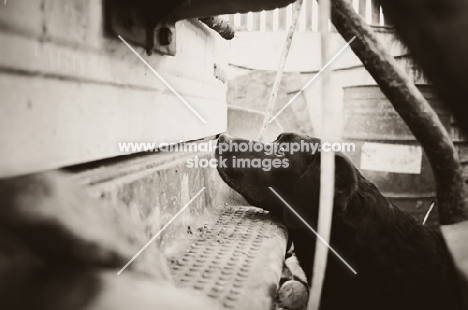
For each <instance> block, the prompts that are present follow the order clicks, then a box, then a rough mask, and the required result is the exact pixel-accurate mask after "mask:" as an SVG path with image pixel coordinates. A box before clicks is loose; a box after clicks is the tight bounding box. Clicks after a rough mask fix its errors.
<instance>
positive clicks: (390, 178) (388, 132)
mask: <svg viewBox="0 0 468 310" xmlns="http://www.w3.org/2000/svg"><path fill="white" fill-rule="evenodd" d="M417 87H418V88H419V90H420V91H421V93H422V94H423V96H424V97H425V98H426V100H427V101H428V103H429V104H430V105H431V107H432V108H433V109H434V111H435V112H436V113H437V114H438V116H439V118H440V120H441V122H442V124H443V125H444V127H445V128H446V129H447V131H448V132H449V133H450V134H451V136H452V139H453V141H454V145H455V148H456V150H457V151H458V152H459V154H460V159H461V161H462V163H463V164H464V166H467V163H468V156H467V150H468V143H467V139H466V136H464V135H463V134H461V132H460V130H459V128H458V126H457V125H456V124H455V123H454V121H453V118H452V116H451V114H450V112H449V111H448V110H447V109H445V108H444V105H443V103H442V102H441V101H440V100H439V99H438V97H437V96H436V94H435V91H434V90H433V88H432V87H431V86H430V85H417ZM343 117H344V123H343V124H344V125H343V126H344V127H343V140H344V141H347V142H353V143H355V146H356V147H355V151H354V152H348V153H346V155H348V156H349V157H350V159H351V161H352V162H353V163H354V164H355V165H356V166H357V167H358V168H360V170H361V173H362V174H363V175H364V176H365V177H366V178H367V179H369V180H370V181H372V182H373V183H374V184H375V185H376V186H377V187H378V188H379V190H380V191H381V192H382V193H383V195H384V196H385V197H387V198H389V199H390V200H391V201H393V202H394V204H395V205H397V206H398V207H399V208H400V209H402V210H404V211H406V212H408V213H410V214H412V215H413V216H414V217H415V218H416V219H417V220H419V221H421V222H422V221H423V219H424V217H425V215H426V214H427V212H428V210H429V207H430V205H431V203H432V202H433V201H434V200H435V199H436V194H435V184H434V178H433V175H432V169H431V166H430V163H429V160H428V159H427V157H426V155H425V154H424V151H422V150H421V151H422V152H421V156H420V159H419V163H418V165H419V167H415V170H414V171H410V170H408V173H407V171H405V170H404V169H405V168H404V166H402V167H403V168H401V167H400V168H401V169H402V171H399V168H398V167H391V165H390V166H389V167H390V168H388V169H387V168H383V169H380V167H378V163H379V162H378V160H379V158H373V159H372V160H374V161H375V163H376V165H377V168H375V169H376V170H377V171H376V170H371V169H363V168H366V167H363V166H366V165H368V164H366V163H364V162H363V161H364V160H365V158H364V157H365V156H368V155H369V154H363V150H364V151H365V152H369V151H368V149H372V148H375V149H376V152H375V153H374V154H379V153H380V154H384V155H385V150H386V149H388V150H389V151H391V150H392V149H395V146H398V147H399V146H402V147H403V149H408V150H413V149H417V148H418V147H420V144H419V142H418V141H417V140H416V139H415V137H414V136H413V134H412V133H411V132H410V130H409V129H408V127H407V126H406V124H405V123H404V122H403V120H402V119H401V117H400V116H399V115H398V113H396V112H395V110H394V109H393V106H392V104H391V103H390V101H389V100H388V99H387V98H386V97H385V95H384V94H383V93H382V92H381V90H380V88H379V87H378V86H377V85H366V86H352V87H346V88H344V116H343ZM405 146H406V147H405ZM363 147H364V149H363ZM379 148H381V150H380V151H379ZM382 152H383V153H382ZM418 154H419V153H418ZM401 156H402V157H404V156H406V155H404V154H401ZM411 156H412V157H414V155H411ZM366 158H368V157H366ZM399 162H403V163H404V162H405V158H400V159H399ZM408 162H410V160H408ZM363 164H365V165H363ZM410 165H411V163H410ZM382 166H385V165H382ZM394 168H395V170H394ZM386 169H387V170H386ZM418 169H419V171H417V170H418ZM385 170H386V171H385ZM396 171H398V172H396ZM425 225H427V226H437V225H438V212H437V205H436V207H435V208H434V209H433V210H432V212H431V213H430V215H429V218H428V220H427V221H426V224H425Z"/></svg>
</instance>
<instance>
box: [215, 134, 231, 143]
mask: <svg viewBox="0 0 468 310" xmlns="http://www.w3.org/2000/svg"><path fill="white" fill-rule="evenodd" d="M232 139H233V137H232V136H230V135H228V134H227V133H222V134H220V135H219V138H218V144H219V143H224V142H226V141H229V140H232Z"/></svg>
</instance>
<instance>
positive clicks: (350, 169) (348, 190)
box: [334, 153, 359, 211]
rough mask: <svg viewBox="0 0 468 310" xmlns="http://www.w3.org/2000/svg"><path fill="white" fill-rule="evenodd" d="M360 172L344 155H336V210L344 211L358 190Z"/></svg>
mask: <svg viewBox="0 0 468 310" xmlns="http://www.w3.org/2000/svg"><path fill="white" fill-rule="evenodd" d="M358 174H359V172H358V170H357V169H356V167H354V165H353V163H352V162H351V161H350V160H349V159H348V158H347V157H346V156H344V155H343V154H340V153H338V154H336V155H335V197H334V209H335V210H336V211H344V210H346V207H347V205H348V202H349V200H350V199H351V197H352V196H353V195H354V193H356V191H357V189H358V182H359V181H358V180H359V179H358Z"/></svg>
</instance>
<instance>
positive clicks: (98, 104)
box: [0, 0, 228, 176]
mask: <svg viewBox="0 0 468 310" xmlns="http://www.w3.org/2000/svg"><path fill="white" fill-rule="evenodd" d="M104 14H105V12H104V9H103V1H100V0H82V1H74V0H61V1H58V0H37V1H29V0H12V1H10V0H9V1H5V3H2V5H1V7H0V42H1V47H0V93H1V94H2V97H1V105H0V132H2V135H0V145H1V147H0V157H1V158H2V161H1V162H0V176H6V175H17V174H22V173H28V172H33V171H40V170H44V169H49V168H57V167H62V166H66V165H70V164H76V163H83V162H88V161H91V160H96V159H101V158H107V157H112V156H116V155H122V153H121V152H120V151H119V149H118V146H117V143H118V142H156V143H160V142H175V141H179V140H192V139H199V138H203V137H207V136H210V135H215V134H217V133H219V132H222V131H224V130H225V129H226V126H227V124H226V116H227V107H226V101H225V91H226V84H224V83H223V82H222V81H221V80H220V79H218V78H216V77H215V72H214V71H215V70H214V65H215V64H216V65H217V67H218V68H219V69H220V70H226V66H227V53H228V46H227V43H226V41H224V40H222V39H221V38H220V37H219V35H218V34H217V33H216V32H214V31H212V30H210V29H209V28H207V27H206V26H205V25H204V24H202V23H199V22H197V21H183V22H180V23H178V24H177V25H176V33H175V35H174V37H175V38H174V39H175V40H176V46H177V51H176V56H162V55H156V54H155V55H152V56H149V57H147V56H146V55H145V53H144V50H143V48H141V47H135V50H136V51H137V52H138V53H139V54H140V55H142V57H143V58H144V59H146V60H147V62H148V63H149V64H150V65H151V66H152V67H153V68H155V70H156V71H157V72H158V73H160V74H161V76H163V77H164V78H165V79H166V80H167V81H168V83H169V84H171V85H172V86H173V87H174V88H175V89H176V90H177V91H178V92H179V93H180V94H181V95H182V96H183V97H184V98H185V99H186V101H187V102H189V104H190V105H192V106H193V108H194V109H195V110H196V111H197V112H198V113H199V114H200V115H201V116H202V117H203V118H204V119H205V120H206V121H207V123H206V124H204V123H203V122H201V120H200V119H199V118H198V117H197V116H196V115H195V114H193V113H192V112H191V111H190V110H189V109H188V108H187V107H186V106H185V104H184V103H183V102H181V100H179V99H178V98H177V97H176V96H175V95H174V94H173V93H172V92H171V91H170V90H169V89H168V88H167V87H166V86H165V85H164V84H163V83H162V82H161V81H160V80H159V79H158V78H157V77H156V76H155V75H154V74H153V73H152V72H151V71H150V70H149V69H148V68H147V67H146V66H145V65H144V64H143V63H142V61H141V60H140V59H138V58H137V56H136V55H135V54H134V53H133V52H132V51H131V50H130V49H129V48H128V47H126V46H125V45H124V44H123V43H122V42H121V41H120V40H119V39H118V38H117V36H116V35H115V34H112V35H110V34H108V33H107V32H106V31H105V27H104V17H103V16H104ZM187 128H190V130H186V129H187Z"/></svg>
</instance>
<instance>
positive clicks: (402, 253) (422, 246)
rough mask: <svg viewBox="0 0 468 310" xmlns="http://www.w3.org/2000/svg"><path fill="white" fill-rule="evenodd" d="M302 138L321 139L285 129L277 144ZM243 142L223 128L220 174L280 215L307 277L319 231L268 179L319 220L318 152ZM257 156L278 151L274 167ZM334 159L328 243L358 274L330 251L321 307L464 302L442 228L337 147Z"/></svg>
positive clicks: (256, 202)
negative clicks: (425, 221)
mask: <svg viewBox="0 0 468 310" xmlns="http://www.w3.org/2000/svg"><path fill="white" fill-rule="evenodd" d="M301 141H302V142H306V143H315V144H319V143H320V140H318V139H315V138H311V137H308V136H301V135H297V134H293V133H284V134H281V135H280V136H279V137H278V138H277V140H276V141H275V142H274V145H281V144H282V143H288V144H291V143H293V142H295V143H300V142H301ZM241 143H244V144H246V143H248V141H247V140H243V139H236V138H232V137H229V136H227V135H221V136H220V138H219V142H218V148H217V151H216V156H217V157H218V158H219V159H221V160H224V164H223V165H219V166H218V171H219V174H220V175H221V177H222V179H223V180H224V181H225V182H226V183H227V184H228V185H229V186H230V187H232V188H233V189H234V190H236V191H237V192H239V193H240V194H241V195H242V196H243V197H244V198H245V199H246V200H247V201H248V202H249V203H250V204H252V205H253V206H256V207H259V208H262V209H265V210H268V211H270V212H271V213H273V214H274V215H276V216H278V217H280V218H282V220H283V221H284V222H285V224H286V225H287V227H288V230H289V237H290V239H291V240H292V242H293V243H294V249H295V253H296V256H297V258H298V260H299V263H300V265H301V267H302V268H303V269H304V271H305V273H306V275H307V279H308V281H309V283H310V279H311V271H312V264H313V260H314V249H315V242H316V239H317V238H316V236H315V235H314V234H313V233H312V232H311V231H310V230H309V229H308V228H307V227H306V226H305V225H303V224H302V223H301V222H300V221H299V220H298V219H297V217H296V216H295V215H294V214H293V213H292V212H291V211H289V209H288V208H287V207H285V205H284V204H283V203H282V202H281V201H280V200H279V198H278V197H277V196H276V195H275V194H274V193H272V191H271V190H270V189H269V187H272V188H273V189H275V191H276V192H277V193H279V194H280V195H281V196H282V197H283V198H284V200H285V201H287V202H288V204H289V205H291V206H292V207H293V208H294V209H295V210H296V212H297V213H299V214H300V215H301V217H303V218H304V219H305V220H306V221H307V222H308V223H309V224H310V225H311V226H312V227H314V228H316V227H317V224H318V223H317V219H318V204H319V192H320V153H319V152H317V151H316V152H315V153H313V152H311V151H308V152H301V151H299V152H290V151H289V152H288V151H284V150H282V149H277V151H276V152H265V151H258V148H257V149H254V148H251V149H249V150H247V151H246V152H242V151H241V150H238V149H235V148H234V147H232V146H233V145H236V144H237V145H239V144H241ZM228 145H230V147H229V146H228ZM223 146H225V147H223ZM226 146H228V147H226ZM226 149H227V150H226ZM254 159H260V160H261V161H259V160H257V164H258V163H259V162H261V163H271V162H273V161H274V160H275V159H276V168H275V167H267V165H263V166H261V167H259V166H258V165H252V164H251V165H250V167H249V165H248V163H247V162H248V161H249V162H250V163H252V161H253V160H254ZM239 160H243V162H242V164H240V163H239ZM286 162H287V164H285V163H286ZM234 164H235V166H234ZM335 165H336V168H335V170H336V171H335V197H334V210H333V225H332V231H331V240H330V245H331V246H332V247H333V248H334V249H335V250H336V251H337V252H338V253H339V254H340V255H341V256H342V257H343V258H344V259H345V260H346V261H347V262H348V263H349V264H350V265H351V266H352V267H353V268H354V269H355V270H356V271H357V274H354V273H352V272H351V271H350V270H349V269H348V267H346V266H345V265H344V264H343V262H342V261H340V260H339V259H338V258H337V257H336V256H335V255H334V254H333V253H329V258H328V266H327V270H326V277H325V282H324V287H323V293H322V299H321V309H322V310H323V309H369V310H370V309H372V310H375V309H388V310H390V309H392V310H395V309H425V310H427V309H434V310H435V309H461V299H460V294H459V287H458V283H457V279H456V274H455V272H454V268H453V265H452V261H451V258H450V256H449V253H448V250H447V248H446V246H445V243H444V241H443V239H442V236H441V234H440V232H439V231H436V230H431V229H428V228H426V227H424V226H423V225H422V224H421V223H419V222H417V221H416V220H415V219H414V218H413V217H412V216H411V215H409V214H406V213H405V212H403V211H401V210H400V209H399V208H398V207H397V206H395V205H393V204H392V203H391V202H390V201H389V200H388V199H387V198H385V197H384V196H382V194H381V193H380V191H379V190H378V189H377V187H376V186H375V185H374V184H372V183H371V182H370V181H368V180H366V179H365V178H364V177H363V176H362V175H361V173H360V172H359V171H358V169H357V168H356V167H355V166H354V165H353V164H352V163H351V162H350V161H349V159H348V158H347V157H346V156H344V155H343V154H341V153H336V155H335ZM319 242H321V241H319Z"/></svg>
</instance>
